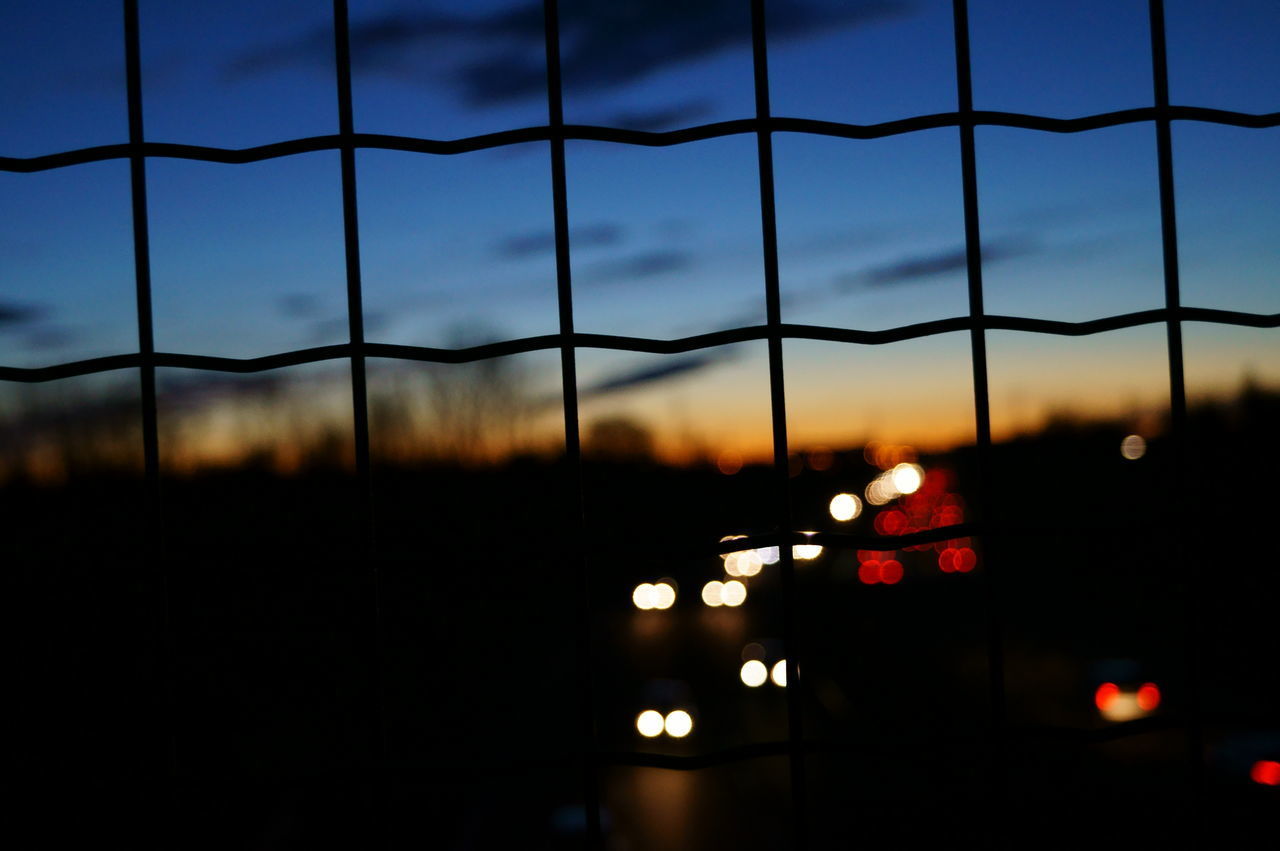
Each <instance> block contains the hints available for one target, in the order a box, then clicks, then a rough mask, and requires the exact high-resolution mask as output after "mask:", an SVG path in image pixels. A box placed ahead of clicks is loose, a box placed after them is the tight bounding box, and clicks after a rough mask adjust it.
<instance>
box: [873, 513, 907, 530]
mask: <svg viewBox="0 0 1280 851" xmlns="http://www.w3.org/2000/svg"><path fill="white" fill-rule="evenodd" d="M875 526H876V531H877V532H879V533H880V534H881V535H901V534H902V531H903V530H904V529H906V528H907V515H905V514H903V513H902V512H901V511H898V510H897V509H896V508H895V509H893V510H891V511H881V512H880V513H879V514H877V515H876V520H875Z"/></svg>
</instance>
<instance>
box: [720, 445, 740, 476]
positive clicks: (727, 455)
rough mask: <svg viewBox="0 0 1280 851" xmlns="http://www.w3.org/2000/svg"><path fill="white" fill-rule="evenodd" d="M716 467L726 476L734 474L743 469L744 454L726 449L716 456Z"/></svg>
mask: <svg viewBox="0 0 1280 851" xmlns="http://www.w3.org/2000/svg"><path fill="white" fill-rule="evenodd" d="M716 467H717V469H719V470H720V472H721V473H724V474H725V475H726V476H732V475H733V474H734V473H737V472H738V471H739V470H741V469H742V456H741V455H739V454H738V453H737V452H734V451H733V450H732V449H726V450H725V451H724V452H721V453H720V456H719V457H718V458H716Z"/></svg>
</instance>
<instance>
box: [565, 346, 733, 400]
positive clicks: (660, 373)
mask: <svg viewBox="0 0 1280 851" xmlns="http://www.w3.org/2000/svg"><path fill="white" fill-rule="evenodd" d="M731 357H732V355H730V354H729V353H727V352H697V353H695V354H688V355H676V356H668V357H667V358H665V359H664V360H663V361H662V363H660V364H658V365H657V366H645V367H640V368H638V369H630V370H626V371H623V372H618V373H614V374H613V375H611V376H608V377H606V378H602V379H601V380H599V381H597V382H596V383H595V384H592V385H590V386H589V387H584V388H583V389H582V395H583V396H602V395H605V394H606V393H617V392H618V391H621V390H632V389H634V388H636V387H643V386H645V385H649V384H658V383H661V382H664V381H670V380H671V379H673V378H678V377H681V376H687V375H689V374H690V373H693V372H698V371H701V370H704V369H706V368H708V367H711V366H715V365H716V364H718V363H721V362H723V361H726V360H729V359H730V358H731Z"/></svg>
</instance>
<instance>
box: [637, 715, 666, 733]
mask: <svg viewBox="0 0 1280 851" xmlns="http://www.w3.org/2000/svg"><path fill="white" fill-rule="evenodd" d="M662 728H663V720H662V713H661V712H658V711H656V710H653V709H646V710H645V711H644V712H641V713H640V714H639V715H638V716H636V729H637V730H639V731H640V735H642V736H644V737H645V738H646V739H652V738H653V737H654V736H658V735H661V734H662Z"/></svg>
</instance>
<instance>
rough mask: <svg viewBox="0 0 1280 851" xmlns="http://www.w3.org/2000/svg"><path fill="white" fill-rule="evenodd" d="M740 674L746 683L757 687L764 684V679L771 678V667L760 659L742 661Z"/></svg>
mask: <svg viewBox="0 0 1280 851" xmlns="http://www.w3.org/2000/svg"><path fill="white" fill-rule="evenodd" d="M738 676H739V677H741V678H742V682H744V683H745V684H746V685H748V686H750V687H751V688H756V687H757V686H762V685H764V681H765V680H767V679H769V669H768V668H766V667H765V666H764V662H761V661H760V660H759V659H750V660H748V661H746V662H743V663H742V670H741V671H739V672H738Z"/></svg>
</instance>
